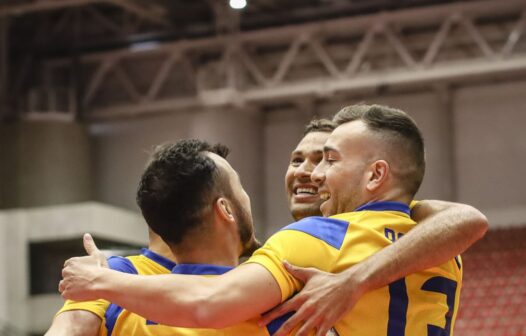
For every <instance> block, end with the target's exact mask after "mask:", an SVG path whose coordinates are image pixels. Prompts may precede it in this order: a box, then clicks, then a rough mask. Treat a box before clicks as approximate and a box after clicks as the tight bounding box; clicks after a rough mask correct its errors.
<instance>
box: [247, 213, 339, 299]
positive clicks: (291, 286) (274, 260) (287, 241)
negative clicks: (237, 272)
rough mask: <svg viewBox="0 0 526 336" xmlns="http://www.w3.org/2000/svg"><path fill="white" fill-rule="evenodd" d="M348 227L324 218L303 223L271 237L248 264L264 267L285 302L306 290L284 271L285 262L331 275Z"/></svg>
mask: <svg viewBox="0 0 526 336" xmlns="http://www.w3.org/2000/svg"><path fill="white" fill-rule="evenodd" d="M347 226H348V223H347V222H345V221H341V220H335V219H329V218H322V217H310V218H307V219H304V220H301V221H299V222H296V223H294V224H291V225H289V226H287V227H285V228H283V229H282V230H281V231H279V232H278V233H276V234H275V235H273V236H272V237H270V238H269V240H268V241H267V242H266V243H265V245H263V247H262V248H260V249H259V250H257V251H256V252H254V254H253V255H252V257H251V258H250V259H249V260H247V262H246V263H257V264H260V265H262V266H263V267H265V268H266V269H267V270H268V271H269V272H270V273H271V274H272V276H273V277H274V279H275V280H276V282H277V283H278V285H279V287H280V290H281V299H282V301H285V300H286V299H288V298H290V297H291V296H292V295H293V294H294V293H296V292H297V291H299V290H300V289H301V288H303V284H302V283H301V282H300V281H298V280H297V279H296V278H294V277H293V276H292V275H290V274H289V273H288V272H287V271H286V270H285V268H284V267H283V261H284V260H286V261H288V262H289V263H291V264H293V265H296V266H300V267H315V268H318V269H320V270H323V271H328V272H330V271H331V268H332V266H333V264H334V261H335V260H336V258H337V256H338V254H339V249H340V247H341V245H342V244H343V239H344V237H345V232H346V231H347Z"/></svg>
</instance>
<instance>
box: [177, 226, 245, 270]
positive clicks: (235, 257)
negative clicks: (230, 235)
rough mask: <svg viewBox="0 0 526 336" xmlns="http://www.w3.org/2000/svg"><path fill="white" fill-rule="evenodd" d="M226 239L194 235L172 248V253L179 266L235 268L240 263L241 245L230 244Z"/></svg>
mask: <svg viewBox="0 0 526 336" xmlns="http://www.w3.org/2000/svg"><path fill="white" fill-rule="evenodd" d="M224 237H225V236H224V235H223V236H222V235H207V234H205V233H204V232H201V234H200V235H199V237H195V235H194V236H193V237H188V238H187V239H185V240H184V241H183V242H181V243H180V244H178V245H177V246H172V252H173V254H174V255H175V257H176V259H177V262H178V263H179V264H208V265H218V266H231V267H235V266H237V265H238V262H239V254H240V252H239V248H238V245H239V244H235V243H230V242H229V241H228V239H224ZM196 238H197V239H196Z"/></svg>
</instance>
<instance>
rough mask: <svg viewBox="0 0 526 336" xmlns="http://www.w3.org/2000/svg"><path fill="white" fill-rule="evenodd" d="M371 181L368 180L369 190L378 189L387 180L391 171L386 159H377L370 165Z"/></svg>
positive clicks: (367, 186)
mask: <svg viewBox="0 0 526 336" xmlns="http://www.w3.org/2000/svg"><path fill="white" fill-rule="evenodd" d="M369 169H370V171H369V181H367V185H366V188H367V190H368V191H371V192H372V191H376V190H377V189H378V188H380V187H381V186H382V185H383V184H384V183H385V182H386V181H387V177H388V176H389V173H390V167H389V163H387V161H385V160H378V161H375V162H374V163H373V164H372V165H371V166H370V167H369Z"/></svg>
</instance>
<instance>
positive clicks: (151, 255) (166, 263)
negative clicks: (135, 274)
mask: <svg viewBox="0 0 526 336" xmlns="http://www.w3.org/2000/svg"><path fill="white" fill-rule="evenodd" d="M141 254H142V255H143V256H145V257H146V258H148V259H151V260H153V261H155V262H156V263H158V264H159V265H161V266H163V267H164V268H166V269H167V270H172V269H173V268H174V267H175V263H174V262H173V261H171V260H170V259H168V258H165V257H163V256H162V255H160V254H157V253H155V252H153V251H152V250H149V249H147V248H142V249H141Z"/></svg>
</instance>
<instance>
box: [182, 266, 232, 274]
mask: <svg viewBox="0 0 526 336" xmlns="http://www.w3.org/2000/svg"><path fill="white" fill-rule="evenodd" d="M233 268H234V267H231V266H217V265H207V264H178V265H177V266H175V267H174V268H173V269H172V273H173V274H194V275H221V274H223V273H226V272H228V271H230V270H231V269H233Z"/></svg>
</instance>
